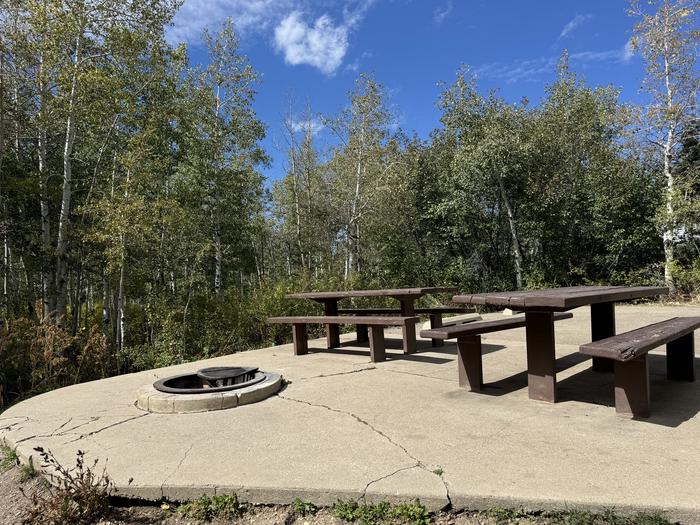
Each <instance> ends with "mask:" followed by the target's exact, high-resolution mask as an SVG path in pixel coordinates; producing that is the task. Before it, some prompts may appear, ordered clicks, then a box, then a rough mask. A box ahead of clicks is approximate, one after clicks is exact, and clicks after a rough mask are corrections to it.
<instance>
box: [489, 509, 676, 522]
mask: <svg viewBox="0 0 700 525" xmlns="http://www.w3.org/2000/svg"><path fill="white" fill-rule="evenodd" d="M483 514H484V515H485V516H487V517H489V518H491V519H492V520H494V521H495V522H496V523H497V524H498V525H506V524H509V523H518V521H519V520H521V519H529V520H531V521H533V522H537V523H546V524H549V525H674V523H673V522H671V521H669V520H668V519H667V518H665V517H664V516H663V515H662V514H659V513H646V512H640V513H637V514H631V515H622V514H617V513H616V512H615V511H614V510H606V511H603V512H589V511H583V510H569V511H564V512H543V511H527V510H524V509H513V508H506V507H494V508H491V509H489V510H487V511H484V512H483Z"/></svg>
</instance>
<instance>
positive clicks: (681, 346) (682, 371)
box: [666, 332, 695, 381]
mask: <svg viewBox="0 0 700 525" xmlns="http://www.w3.org/2000/svg"><path fill="white" fill-rule="evenodd" d="M666 377H667V378H668V379H670V380H673V381H695V337H694V334H693V332H690V333H689V334H685V335H684V336H682V337H679V338H678V339H676V340H675V341H671V342H669V343H668V344H667V345H666Z"/></svg>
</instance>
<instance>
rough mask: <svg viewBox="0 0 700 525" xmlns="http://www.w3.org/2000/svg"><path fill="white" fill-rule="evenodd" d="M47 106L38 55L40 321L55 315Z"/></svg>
mask: <svg viewBox="0 0 700 525" xmlns="http://www.w3.org/2000/svg"><path fill="white" fill-rule="evenodd" d="M47 104H48V88H47V86H46V80H45V77H44V59H43V55H39V133H38V144H37V146H38V148H37V150H38V151H37V154H38V161H39V210H40V213H41V248H42V255H43V257H42V261H41V287H42V319H48V318H49V317H53V316H54V315H55V313H56V312H55V310H56V294H55V287H54V282H55V281H54V279H53V275H52V273H53V272H52V271H51V269H50V268H51V261H52V260H53V258H52V253H51V222H50V219H49V203H48V200H47V197H48V196H47V188H46V182H47V178H48V174H47V169H46V168H47V166H46V150H47V144H48V137H47V131H46V111H47V108H46V105H47Z"/></svg>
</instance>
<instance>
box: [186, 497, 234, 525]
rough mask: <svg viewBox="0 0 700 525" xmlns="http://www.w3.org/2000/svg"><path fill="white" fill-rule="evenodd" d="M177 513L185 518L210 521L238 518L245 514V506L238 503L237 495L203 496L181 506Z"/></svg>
mask: <svg viewBox="0 0 700 525" xmlns="http://www.w3.org/2000/svg"><path fill="white" fill-rule="evenodd" d="M177 511H178V512H179V513H180V514H181V515H182V516H184V517H185V518H190V519H195V520H202V521H209V520H212V519H214V518H224V519H231V518H236V517H238V516H240V515H241V514H243V513H244V512H245V506H244V505H242V504H241V503H240V502H239V501H238V496H237V495H236V494H232V495H228V494H226V495H222V496H212V497H209V496H206V495H202V497H200V498H199V499H197V500H194V501H190V502H189V503H184V504H182V505H180V506H179V507H178V509H177Z"/></svg>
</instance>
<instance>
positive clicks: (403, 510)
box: [389, 500, 430, 525]
mask: <svg viewBox="0 0 700 525" xmlns="http://www.w3.org/2000/svg"><path fill="white" fill-rule="evenodd" d="M389 514H390V516H391V517H392V518H394V519H395V520H398V521H400V522H404V523H410V524H411V525H428V523H430V513H429V512H428V509H426V508H425V505H423V504H422V503H421V502H420V500H415V501H414V502H413V503H400V504H399V505H396V506H395V507H394V508H393V509H391V511H390V512H389Z"/></svg>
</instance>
